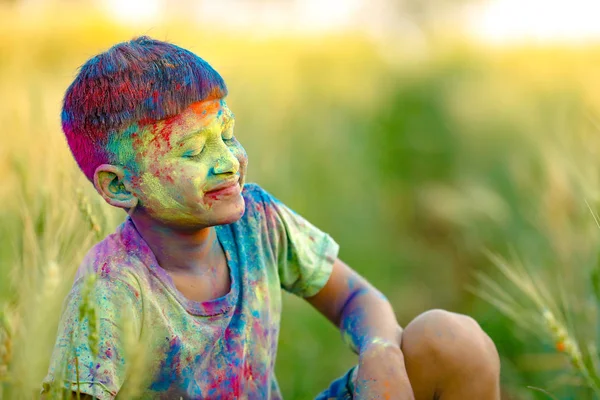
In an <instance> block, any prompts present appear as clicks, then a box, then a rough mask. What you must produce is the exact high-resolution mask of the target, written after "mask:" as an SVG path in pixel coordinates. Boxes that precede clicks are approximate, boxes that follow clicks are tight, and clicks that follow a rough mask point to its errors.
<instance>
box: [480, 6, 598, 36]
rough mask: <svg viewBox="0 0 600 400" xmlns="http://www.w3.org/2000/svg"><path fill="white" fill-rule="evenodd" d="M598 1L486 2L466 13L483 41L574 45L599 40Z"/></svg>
mask: <svg viewBox="0 0 600 400" xmlns="http://www.w3.org/2000/svg"><path fill="white" fill-rule="evenodd" d="M599 16H600V1H598V0H570V1H564V0H526V1H524V0H488V1H487V2H483V3H479V4H476V5H475V6H474V7H473V9H472V10H471V12H470V13H469V20H470V22H471V24H470V25H471V28H472V33H473V34H474V36H476V37H480V38H482V39H484V40H486V41H491V42H497V43H504V42H514V41H534V42H547V41H557V42H573V41H590V40H598V39H600V23H598V17H599Z"/></svg>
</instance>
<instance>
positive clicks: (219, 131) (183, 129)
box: [128, 99, 248, 229]
mask: <svg viewBox="0 0 600 400" xmlns="http://www.w3.org/2000/svg"><path fill="white" fill-rule="evenodd" d="M233 125H234V117H233V114H232V113H231V110H229V108H228V107H227V104H226V103H225V101H224V100H222V99H221V100H209V101H202V102H198V103H194V104H192V105H191V106H189V107H188V108H187V109H185V110H184V111H183V112H182V113H180V114H178V115H176V116H175V117H172V118H169V119H166V120H163V121H159V122H157V123H155V124H153V125H152V126H150V127H148V128H146V129H144V130H142V132H141V133H139V134H137V135H134V136H132V142H131V145H132V150H133V154H135V162H134V165H133V166H131V168H128V169H129V170H130V171H131V173H132V176H131V182H132V186H133V190H132V192H133V194H134V195H135V196H136V197H137V198H138V201H139V203H138V206H137V207H139V208H140V209H141V210H143V211H144V212H146V213H147V214H148V215H149V216H150V217H151V218H152V219H154V220H156V221H157V222H161V223H163V224H166V225H168V226H172V227H179V228H189V229H194V228H201V227H206V226H213V225H221V224H228V223H231V222H234V221H236V220H238V219H239V218H240V217H241V216H242V214H243V213H244V200H243V198H242V196H241V189H242V187H243V185H244V180H245V176H246V166H247V163H248V158H247V155H246V151H245V150H244V148H243V147H242V145H241V144H240V143H239V142H238V141H237V140H236V138H235V137H234V136H233Z"/></svg>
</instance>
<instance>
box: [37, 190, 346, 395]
mask: <svg viewBox="0 0 600 400" xmlns="http://www.w3.org/2000/svg"><path fill="white" fill-rule="evenodd" d="M242 195H243V197H244V200H245V203H246V211H245V213H244V215H243V216H242V218H241V219H240V220H239V221H237V222H234V223H232V224H229V225H220V226H216V227H215V229H216V232H217V237H218V240H219V242H220V243H221V245H222V247H223V249H224V250H225V255H226V258H227V263H228V266H229V270H230V275H231V289H230V291H229V293H227V294H226V295H225V296H223V297H220V298H218V299H214V300H210V301H206V302H196V301H191V300H188V299H186V298H185V297H184V296H183V295H182V294H181V293H180V292H179V291H178V290H177V289H176V287H175V285H174V284H173V281H172V279H171V278H170V276H169V275H168V274H167V273H166V271H165V270H163V269H162V268H161V267H160V266H159V265H158V263H157V261H156V258H155V256H154V254H153V253H152V251H151V250H150V248H149V247H148V245H147V244H146V242H145V241H144V240H143V239H142V237H141V236H140V234H139V233H138V231H137V230H136V228H135V226H134V224H133V223H132V221H131V220H130V219H129V218H127V220H126V221H125V222H124V223H123V224H122V225H120V226H119V228H118V229H117V231H116V232H115V233H113V234H112V235H109V236H108V237H106V238H105V239H104V240H103V241H102V242H100V243H99V244H97V245H96V246H95V247H94V248H92V250H91V251H90V252H89V253H88V255H87V256H86V258H85V259H84V261H83V263H82V265H81V266H80V268H79V270H78V272H77V275H76V278H75V283H74V284H73V288H72V289H71V291H70V293H69V295H68V297H67V299H66V301H65V305H64V310H63V314H62V318H61V323H60V326H59V330H58V336H57V341H56V345H55V348H54V352H53V354H52V359H51V363H50V368H49V372H48V375H47V376H46V378H45V379H44V382H43V391H48V390H49V389H50V387H51V386H53V385H54V384H55V383H56V381H59V380H60V381H62V382H63V386H64V387H67V388H69V389H71V390H73V391H76V390H77V382H78V384H79V390H80V392H81V393H87V394H90V395H93V396H96V397H97V398H99V399H101V400H104V399H113V398H115V396H116V395H117V393H123V392H126V391H127V389H128V388H127V385H128V384H132V385H133V383H132V382H135V379H129V378H128V377H129V376H130V374H138V377H139V372H140V371H131V370H130V369H128V368H129V366H131V365H134V364H136V363H135V362H134V361H133V358H134V357H135V356H134V354H135V352H132V351H131V348H133V347H135V346H132V343H143V346H142V348H143V349H144V354H143V357H145V359H144V363H143V365H144V371H141V372H142V373H145V375H146V376H147V377H148V379H147V380H146V381H142V384H141V385H140V391H135V392H137V395H138V396H139V397H140V398H143V399H180V398H182V399H198V398H209V399H210V398H249V399H279V398H281V394H280V392H279V388H278V386H277V380H276V378H275V374H274V364H275V357H276V354H277V341H278V335H279V323H280V317H281V288H283V289H285V290H287V291H289V292H291V293H294V294H296V295H298V296H301V297H310V296H313V295H315V294H316V293H317V292H318V291H319V290H320V289H321V288H322V287H323V286H325V283H326V282H327V280H328V279H329V275H330V274H331V270H332V265H333V262H334V260H335V259H336V257H337V253H338V249H339V247H338V245H337V244H336V243H335V242H334V241H333V239H332V238H331V237H330V236H329V235H327V234H326V233H323V232H321V231H320V230H319V229H317V228H316V227H314V226H313V225H311V224H310V223H309V222H307V221H306V220H305V219H303V218H302V217H300V216H299V215H298V214H296V213H295V212H293V211H292V210H290V209H289V208H288V207H286V206H285V205H284V204H282V203H281V202H279V201H278V200H276V199H275V198H273V197H272V196H271V195H270V194H268V193H267V192H266V191H264V190H263V189H262V188H261V187H259V186H258V185H256V184H247V185H245V187H244V189H243V191H242ZM90 274H96V282H95V284H94V285H93V286H92V289H91V290H88V292H89V294H88V295H87V296H88V299H89V301H88V302H89V304H91V305H93V308H94V309H95V313H96V315H97V321H98V322H97V325H96V327H95V328H92V329H95V330H96V333H97V342H98V343H97V347H96V346H95V345H94V339H93V338H92V340H91V342H92V344H91V345H90V336H91V335H90V326H89V321H88V320H89V318H87V317H85V316H84V317H83V318H82V319H81V320H80V305H81V303H82V297H83V296H82V294H83V293H85V291H86V289H85V288H86V282H88V277H89V275H90ZM87 287H90V286H89V283H88V286H87ZM125 327H127V328H125ZM132 341H133V342H132ZM90 346H92V347H96V348H97V351H95V352H94V351H92V350H91V349H90ZM138 347H139V346H138ZM138 351H139V349H138ZM138 364H139V363H138ZM136 368H139V367H136ZM77 370H78V374H77V372H76V371H77ZM77 375H78V376H79V379H77ZM61 376H62V379H61ZM137 382H139V380H138V381H137ZM130 393H131V391H130Z"/></svg>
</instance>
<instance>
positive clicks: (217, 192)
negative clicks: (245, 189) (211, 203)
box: [204, 177, 240, 199]
mask: <svg viewBox="0 0 600 400" xmlns="http://www.w3.org/2000/svg"><path fill="white" fill-rule="evenodd" d="M239 180H240V178H239V177H236V178H235V180H229V181H226V182H223V183H220V184H218V185H216V186H213V187H212V188H210V189H209V190H207V191H205V192H204V196H205V197H209V198H212V199H220V198H223V197H228V196H232V195H235V194H239V192H240V184H239Z"/></svg>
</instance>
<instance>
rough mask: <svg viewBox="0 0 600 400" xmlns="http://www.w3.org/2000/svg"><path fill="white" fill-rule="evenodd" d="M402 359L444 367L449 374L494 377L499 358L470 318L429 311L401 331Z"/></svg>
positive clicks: (489, 340)
mask: <svg viewBox="0 0 600 400" xmlns="http://www.w3.org/2000/svg"><path fill="white" fill-rule="evenodd" d="M401 345H402V351H403V353H404V357H405V359H406V360H407V361H408V359H409V358H410V359H413V360H419V362H420V363H421V362H422V363H430V364H429V365H431V366H435V367H436V368H437V367H441V368H445V369H447V370H446V372H452V373H453V374H455V373H459V374H464V373H469V374H470V373H476V374H477V375H478V376H482V375H487V376H490V377H496V376H498V375H499V371H500V361H499V358H498V352H497V350H496V346H495V345H494V343H493V342H492V340H491V339H490V337H489V336H488V335H487V334H486V333H485V332H484V331H483V330H482V329H481V327H480V326H479V324H478V323H477V322H476V321H475V320H474V319H473V318H471V317H468V316H466V315H462V314H456V313H452V312H448V311H444V310H430V311H427V312H425V313H423V314H421V315H419V316H418V317H417V318H415V319H414V320H413V321H411V323H410V324H408V325H407V326H406V328H405V329H404V332H403V333H402V341H401Z"/></svg>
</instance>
